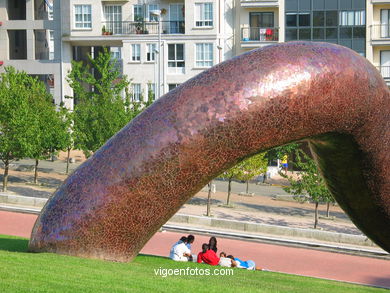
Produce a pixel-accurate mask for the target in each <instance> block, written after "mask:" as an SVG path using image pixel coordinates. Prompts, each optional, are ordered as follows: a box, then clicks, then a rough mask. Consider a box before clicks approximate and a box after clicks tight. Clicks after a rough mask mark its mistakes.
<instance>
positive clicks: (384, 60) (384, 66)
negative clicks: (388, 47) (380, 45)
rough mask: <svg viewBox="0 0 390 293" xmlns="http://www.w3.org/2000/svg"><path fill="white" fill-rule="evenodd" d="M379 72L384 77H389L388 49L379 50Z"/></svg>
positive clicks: (389, 55)
mask: <svg viewBox="0 0 390 293" xmlns="http://www.w3.org/2000/svg"><path fill="white" fill-rule="evenodd" d="M380 58H381V60H380V61H381V66H380V70H381V74H382V76H383V77H384V78H390V51H381V55H380Z"/></svg>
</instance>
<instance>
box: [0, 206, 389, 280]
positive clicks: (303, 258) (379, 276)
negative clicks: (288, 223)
mask: <svg viewBox="0 0 390 293" xmlns="http://www.w3.org/2000/svg"><path fill="white" fill-rule="evenodd" d="M36 217H37V216H36V215H27V214H21V213H12V212H4V211H0V234H5V235H15V236H22V237H30V234H31V229H32V227H33V225H34V222H35V219H36ZM181 236H182V235H181V234H179V233H174V232H160V233H156V234H155V235H154V236H153V237H152V239H151V240H150V241H149V242H148V243H147V244H146V246H145V247H144V248H143V249H142V251H141V253H145V254H154V255H161V256H167V254H168V252H169V249H170V246H171V245H172V243H174V242H176V241H177V240H178V239H179V238H180V237H181ZM195 237H196V239H195V243H194V245H193V251H194V252H198V251H200V247H201V245H202V243H204V242H208V237H206V236H201V235H195ZM218 249H219V250H220V251H222V250H223V251H225V252H227V253H228V254H233V255H234V256H237V257H240V258H242V259H252V260H254V261H255V262H256V264H257V265H258V266H261V267H263V268H266V269H269V270H272V271H277V272H283V273H288V274H298V275H305V276H311V277H318V278H326V279H334V280H340V281H346V282H354V283H361V284H367V285H374V286H380V287H387V288H390V261H389V260H381V259H374V258H368V257H360V256H351V255H345V254H339V253H332V252H324V251H318V250H311V249H304V248H293V247H286V246H279V245H270V244H263V243H257V242H256V243H255V242H247V241H240V240H232V239H224V238H219V239H218Z"/></svg>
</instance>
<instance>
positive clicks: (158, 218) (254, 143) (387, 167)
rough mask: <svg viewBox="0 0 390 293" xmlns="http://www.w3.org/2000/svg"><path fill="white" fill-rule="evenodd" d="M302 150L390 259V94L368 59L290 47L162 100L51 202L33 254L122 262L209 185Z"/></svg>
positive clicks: (317, 47) (221, 69)
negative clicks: (282, 148) (252, 160)
mask: <svg viewBox="0 0 390 293" xmlns="http://www.w3.org/2000/svg"><path fill="white" fill-rule="evenodd" d="M303 139H305V140H307V141H309V144H310V146H311V149H312V151H313V154H314V156H315V158H316V160H317V162H318V164H319V167H320V169H321V171H322V173H323V175H324V176H325V179H326V181H327V184H328V186H329V187H330V190H331V192H332V193H333V195H334V196H335V198H336V200H337V202H338V203H339V204H340V206H341V207H342V208H343V209H344V210H345V211H346V212H347V213H348V215H349V216H350V217H351V219H352V221H353V222H354V223H355V224H356V225H357V226H358V227H359V228H360V229H361V230H362V231H363V232H364V233H366V234H367V236H368V237H370V238H371V239H372V240H373V241H375V242H376V243H377V244H378V245H379V246H381V247H382V248H384V249H385V250H387V251H390V152H389V151H390V150H389V146H390V93H389V90H388V88H387V86H386V84H385V82H384V81H383V79H382V77H381V75H380V74H379V72H378V71H377V70H376V69H375V68H374V67H373V66H372V65H371V64H370V63H369V62H368V61H367V60H366V59H365V58H363V57H361V56H359V55H358V54H356V53H355V52H353V51H351V50H349V49H347V48H344V47H341V46H337V45H332V44H327V43H307V42H291V43H285V44H278V45H274V46H269V47H265V48H263V49H259V50H254V51H251V52H249V53H246V54H243V55H241V56H238V57H236V58H233V59H232V60H229V61H226V62H224V63H222V64H220V65H217V66H215V67H213V68H211V69H210V70H208V71H205V72H203V73H201V74H199V75H198V76H196V77H195V78H193V79H191V80H189V81H187V82H186V83H184V84H182V85H181V86H179V87H178V88H176V89H175V90H173V91H171V92H169V93H168V94H166V95H165V96H163V97H162V98H160V99H159V100H158V101H156V102H155V103H154V104H153V105H152V106H150V107H149V108H148V109H147V110H146V111H144V112H143V113H142V114H141V115H139V116H138V117H137V118H136V119H134V120H133V121H132V122H131V123H129V124H128V125H127V126H126V127H125V128H123V129H122V130H121V131H120V132H119V133H118V134H116V135H115V136H114V137H112V138H111V139H110V140H109V141H108V142H107V143H106V144H105V145H104V146H103V147H102V148H101V149H100V150H99V151H97V152H96V153H95V155H94V156H93V157H92V158H90V159H89V160H87V161H86V162H85V163H84V164H83V165H81V166H80V167H79V168H78V169H77V170H76V171H75V172H74V173H73V174H72V175H71V176H70V177H69V178H68V179H67V180H66V181H65V182H64V184H63V185H62V186H61V187H60V188H59V189H58V190H57V191H56V193H55V194H54V195H53V197H52V198H51V199H50V201H49V202H48V203H47V204H46V206H45V208H44V210H43V211H42V214H41V215H40V217H39V218H38V220H37V222H36V224H35V227H34V230H33V233H32V237H31V240H30V250H31V251H49V252H56V253H62V254H69V255H77V256H82V257H91V258H102V259H108V260H115V261H129V260H131V259H132V258H133V257H135V256H136V255H137V253H138V252H139V250H140V249H141V248H142V247H143V245H144V244H145V243H146V242H147V241H148V240H149V239H150V238H151V236H152V235H153V234H154V233H155V232H156V231H157V230H158V229H159V228H160V227H161V225H163V224H164V223H165V222H166V221H167V220H168V219H169V218H170V217H172V216H173V215H174V214H175V213H176V212H177V210H178V209H179V208H180V207H181V206H182V205H183V204H184V203H185V202H186V201H187V200H188V199H190V198H191V197H192V196H193V195H194V194H195V193H197V192H198V191H199V190H200V189H201V188H202V187H203V186H204V185H205V184H207V182H209V181H210V180H211V179H212V178H214V177H215V176H217V175H219V174H220V173H221V172H222V171H223V170H225V169H227V168H229V167H231V166H233V165H234V164H236V163H237V162H239V161H240V160H242V159H243V158H246V157H248V156H250V155H253V154H255V153H257V152H259V151H262V150H266V149H269V148H272V147H275V146H279V145H283V144H286V143H289V142H292V141H298V140H303Z"/></svg>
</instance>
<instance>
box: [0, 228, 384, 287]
mask: <svg viewBox="0 0 390 293" xmlns="http://www.w3.org/2000/svg"><path fill="white" fill-rule="evenodd" d="M27 244H28V240H26V239H23V238H18V237H12V236H1V235H0V292H27V291H28V292H130V291H131V292H194V291H195V292H196V291H197V292H224V293H225V292H289V293H290V292H313V293H314V292H332V293H335V292H340V293H341V292H342V293H348V292H351V293H352V292H353V293H359V292H389V291H387V290H381V289H376V288H371V287H363V286H355V285H351V284H346V283H340V282H332V281H325V280H319V279H314V278H307V277H297V276H292V275H286V274H280V273H272V272H259V271H256V272H255V271H246V270H242V269H234V276H169V277H166V278H162V277H160V276H156V275H155V273H154V270H155V269H156V270H158V269H159V268H160V267H161V268H166V269H176V268H187V267H191V268H202V269H206V268H209V269H213V268H212V267H210V266H207V265H203V264H195V263H177V262H173V261H171V260H169V259H166V258H162V257H156V256H145V255H140V256H138V257H137V258H136V259H135V260H134V261H133V262H132V263H126V264H124V263H113V262H105V261H99V260H90V259H81V258H76V257H69V256H62V255H56V254H49V253H40V254H32V253H26V250H27Z"/></svg>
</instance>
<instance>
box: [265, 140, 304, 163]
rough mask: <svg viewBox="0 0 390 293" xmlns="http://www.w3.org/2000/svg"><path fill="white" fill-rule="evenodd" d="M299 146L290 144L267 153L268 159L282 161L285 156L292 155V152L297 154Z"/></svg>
mask: <svg viewBox="0 0 390 293" xmlns="http://www.w3.org/2000/svg"><path fill="white" fill-rule="evenodd" d="M299 146H300V144H299V143H290V144H286V145H283V146H279V147H276V148H273V149H270V150H269V151H267V153H266V157H267V158H268V160H273V159H279V160H281V159H282V158H283V157H284V156H285V155H290V154H291V153H292V152H295V151H296V150H297V149H298V148H299Z"/></svg>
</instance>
